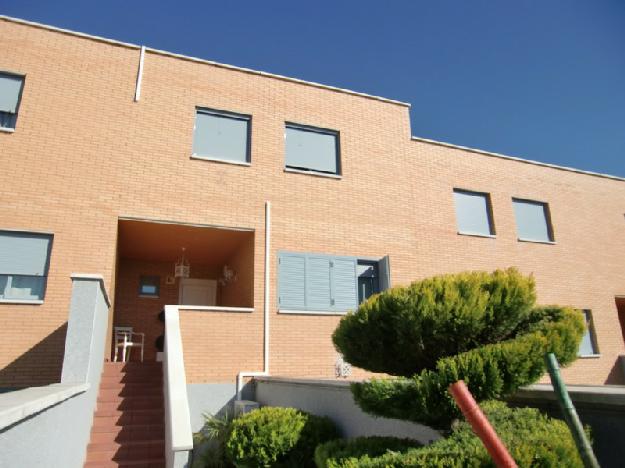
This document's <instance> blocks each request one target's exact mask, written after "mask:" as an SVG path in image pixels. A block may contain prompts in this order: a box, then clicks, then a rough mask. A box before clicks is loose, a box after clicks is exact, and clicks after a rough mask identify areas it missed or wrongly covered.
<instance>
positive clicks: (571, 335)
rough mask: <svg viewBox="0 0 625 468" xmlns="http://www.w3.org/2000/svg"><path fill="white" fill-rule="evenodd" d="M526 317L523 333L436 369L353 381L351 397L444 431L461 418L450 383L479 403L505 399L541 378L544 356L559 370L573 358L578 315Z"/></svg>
mask: <svg viewBox="0 0 625 468" xmlns="http://www.w3.org/2000/svg"><path fill="white" fill-rule="evenodd" d="M529 317H531V319H532V322H529V321H526V322H525V323H523V324H520V325H519V327H520V328H522V330H523V333H524V334H521V335H520V336H517V337H516V338H514V339H511V340H507V341H504V342H501V343H494V344H488V345H483V346H481V347H478V348H475V349H472V350H470V351H467V352H464V353H461V354H458V355H456V356H450V357H446V358H443V359H440V360H439V361H438V363H437V365H436V368H435V369H434V370H429V369H426V370H423V371H422V372H421V373H419V374H417V375H415V376H413V377H412V378H408V379H406V378H399V379H398V378H394V379H373V380H371V381H368V382H359V383H354V384H352V392H353V394H354V399H355V401H356V403H357V404H358V405H359V406H360V407H361V408H362V409H363V410H364V411H366V412H368V413H373V414H376V415H378V416H385V417H390V418H398V419H408V420H411V421H415V422H420V423H423V424H427V425H430V426H432V427H437V428H447V427H449V423H450V422H451V421H452V420H453V419H455V418H457V417H459V416H460V411H459V409H458V407H457V406H456V404H455V402H454V401H453V398H452V397H451V395H450V394H449V392H448V391H447V389H448V387H449V385H451V384H452V383H454V382H456V381H458V380H461V379H462V380H464V381H465V383H466V384H467V386H468V387H469V390H470V391H471V393H472V394H473V397H474V398H475V399H476V400H477V401H484V400H490V399H496V398H503V397H506V396H508V395H511V394H512V393H514V392H515V391H516V390H517V389H518V388H519V387H520V386H523V385H527V384H530V383H532V382H535V381H536V380H538V379H539V378H540V377H541V375H543V374H544V372H545V370H546V368H545V363H544V360H543V356H544V354H545V353H546V352H553V353H555V355H556V357H557V358H558V360H559V362H560V364H561V365H563V366H564V365H567V364H569V363H571V362H572V361H573V360H575V358H576V357H577V349H578V346H579V341H580V340H581V337H582V334H583V332H584V322H583V318H582V315H581V313H580V312H578V311H575V310H573V309H570V308H564V307H548V308H541V309H534V310H533V311H531V314H530V315H529Z"/></svg>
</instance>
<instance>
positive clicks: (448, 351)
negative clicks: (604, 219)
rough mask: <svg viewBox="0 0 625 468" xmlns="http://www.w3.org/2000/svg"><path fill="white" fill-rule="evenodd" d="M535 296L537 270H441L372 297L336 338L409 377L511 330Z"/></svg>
mask: <svg viewBox="0 0 625 468" xmlns="http://www.w3.org/2000/svg"><path fill="white" fill-rule="evenodd" d="M535 300H536V294H535V292H534V280H533V278H532V277H524V276H522V275H521V274H520V273H519V272H518V271H517V270H515V269H508V270H505V271H501V270H498V271H495V272H494V273H492V274H489V273H485V272H469V273H459V274H453V275H442V276H435V277H433V278H428V279H425V280H422V281H416V282H414V283H412V284H411V285H410V286H408V287H398V288H393V289H390V290H386V291H384V292H382V293H381V294H378V295H376V296H373V297H371V298H370V299H369V300H368V301H366V302H365V303H363V304H361V305H360V307H359V308H358V310H357V311H356V312H355V313H350V314H348V315H346V316H345V317H343V319H342V320H341V322H340V324H339V326H338V328H337V329H336V331H335V332H334V335H333V337H332V338H333V341H334V344H335V346H336V347H337V348H338V349H339V350H340V352H341V353H342V354H343V356H344V358H345V360H346V361H348V362H349V363H351V364H352V365H354V366H357V367H360V368H362V369H367V370H369V371H372V372H383V373H386V374H390V375H398V376H404V377H408V376H411V375H414V374H415V373H417V372H420V371H422V370H424V369H430V370H433V369H435V368H436V364H437V362H438V360H439V359H441V358H443V357H447V356H454V355H457V354H460V353H463V352H465V351H469V350H471V349H473V348H476V347H477V346H481V345H483V344H485V343H494V342H497V341H502V340H506V339H509V338H511V337H512V336H514V331H515V329H516V328H517V327H518V325H519V324H520V323H523V322H524V321H525V320H526V319H527V318H528V316H529V315H530V312H531V309H532V307H533V305H534V301H535Z"/></svg>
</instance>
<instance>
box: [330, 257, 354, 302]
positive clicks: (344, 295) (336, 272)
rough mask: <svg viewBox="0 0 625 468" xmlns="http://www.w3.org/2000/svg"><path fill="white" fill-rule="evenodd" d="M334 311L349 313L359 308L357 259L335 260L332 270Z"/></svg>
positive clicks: (333, 260)
mask: <svg viewBox="0 0 625 468" xmlns="http://www.w3.org/2000/svg"><path fill="white" fill-rule="evenodd" d="M331 279H332V299H333V302H334V304H333V306H332V310H335V311H337V312H347V311H348V310H354V309H356V308H357V307H358V281H357V275H356V259H355V258H333V259H332V268H331Z"/></svg>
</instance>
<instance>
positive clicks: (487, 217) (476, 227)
mask: <svg viewBox="0 0 625 468" xmlns="http://www.w3.org/2000/svg"><path fill="white" fill-rule="evenodd" d="M454 202H455V205H456V221H457V223H458V233H459V234H467V235H474V236H494V235H495V223H494V222H493V209H492V205H491V201H490V195H489V194H488V193H484V192H473V191H470V190H464V189H458V188H455V189H454Z"/></svg>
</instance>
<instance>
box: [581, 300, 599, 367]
mask: <svg viewBox="0 0 625 468" xmlns="http://www.w3.org/2000/svg"><path fill="white" fill-rule="evenodd" d="M582 313H583V314H584V319H585V322H586V331H585V332H584V336H582V341H581V343H580V344H579V351H578V352H577V355H578V356H594V355H597V354H599V348H598V346H597V336H596V335H595V326H594V323H593V320H592V312H591V311H590V310H582Z"/></svg>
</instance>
